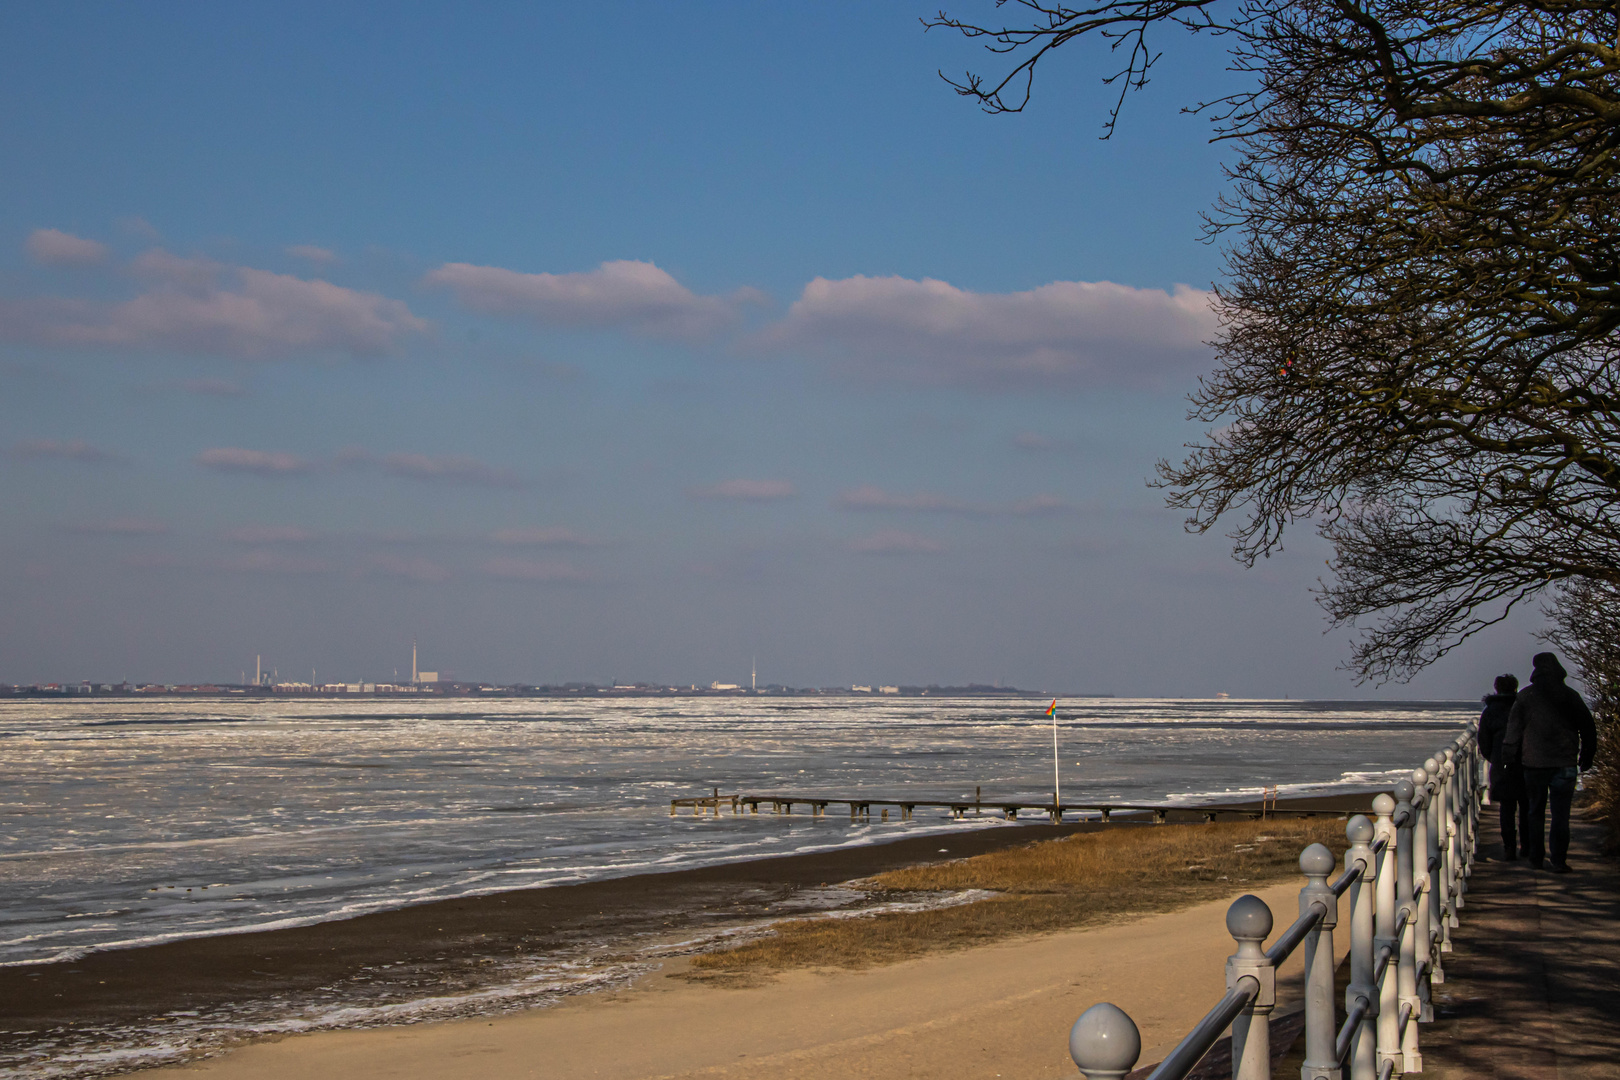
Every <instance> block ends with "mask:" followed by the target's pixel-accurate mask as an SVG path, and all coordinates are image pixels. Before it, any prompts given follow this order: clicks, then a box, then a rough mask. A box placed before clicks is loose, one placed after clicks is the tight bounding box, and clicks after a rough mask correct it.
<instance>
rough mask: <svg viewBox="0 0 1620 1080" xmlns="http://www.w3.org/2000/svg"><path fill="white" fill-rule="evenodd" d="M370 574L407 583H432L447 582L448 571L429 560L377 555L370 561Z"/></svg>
mask: <svg viewBox="0 0 1620 1080" xmlns="http://www.w3.org/2000/svg"><path fill="white" fill-rule="evenodd" d="M370 569H371V572H372V573H377V574H383V575H386V576H388V577H397V578H404V579H405V580H407V581H418V582H424V583H432V582H439V581H448V580H449V579H450V571H448V570H446V569H445V568H444V567H442V566H440V565H439V564H438V563H436V562H434V561H433V560H431V559H424V558H420V557H417V558H408V557H405V556H401V555H378V556H375V557H374V558H373V559H372V560H371V567H370Z"/></svg>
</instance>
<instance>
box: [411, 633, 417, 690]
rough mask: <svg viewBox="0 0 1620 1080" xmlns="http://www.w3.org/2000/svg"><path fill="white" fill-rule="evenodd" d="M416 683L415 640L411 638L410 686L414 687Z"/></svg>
mask: <svg viewBox="0 0 1620 1080" xmlns="http://www.w3.org/2000/svg"><path fill="white" fill-rule="evenodd" d="M416 682H417V678H416V639H415V638H411V685H412V686H415V685H416Z"/></svg>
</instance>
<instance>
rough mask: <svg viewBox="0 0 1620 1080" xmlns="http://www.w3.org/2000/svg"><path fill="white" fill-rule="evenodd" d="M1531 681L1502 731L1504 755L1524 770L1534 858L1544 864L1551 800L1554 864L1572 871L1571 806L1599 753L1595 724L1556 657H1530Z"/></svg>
mask: <svg viewBox="0 0 1620 1080" xmlns="http://www.w3.org/2000/svg"><path fill="white" fill-rule="evenodd" d="M1530 664H1531V668H1532V670H1531V672H1530V685H1529V686H1527V687H1525V688H1524V689H1523V690H1520V691H1519V696H1518V697H1517V698H1515V699H1514V701H1513V708H1512V709H1511V710H1509V712H1508V724H1507V733H1506V734H1505V735H1503V737H1502V756H1503V760H1505V761H1508V762H1511V763H1516V764H1518V765H1519V766H1520V767H1521V768H1522V769H1523V771H1524V787H1525V795H1526V797H1527V798H1528V799H1529V801H1530V823H1529V824H1530V828H1529V833H1528V836H1527V837H1526V839H1527V840H1528V841H1529V843H1528V844H1527V845H1526V847H1527V848H1528V849H1529V850H1528V852H1527V853H1528V855H1529V856H1530V864H1531V865H1532V866H1534V867H1535V868H1536V869H1538V870H1539V869H1541V866H1542V862H1543V859H1544V858H1545V855H1546V847H1547V846H1548V836H1547V805H1548V803H1549V802H1551V804H1552V836H1551V844H1550V846H1551V848H1552V852H1551V854H1552V869H1553V871H1554V872H1555V873H1559V874H1567V873H1569V808H1570V804H1571V803H1573V802H1574V801H1575V783H1576V781H1577V780H1578V779H1579V778H1580V774H1581V773H1582V772H1583V771H1585V770H1586V769H1590V768H1591V767H1592V758H1593V757H1594V756H1595V755H1596V754H1597V725H1596V724H1594V723H1593V722H1592V710H1590V709H1588V708H1587V707H1586V702H1585V701H1584V700H1582V698H1581V695H1580V694H1578V693H1576V692H1575V691H1574V690H1573V689H1571V688H1570V687H1568V686H1566V685H1564V679H1565V678H1566V677H1567V672H1565V671H1564V665H1562V664H1560V663H1559V662H1558V657H1556V656H1554V655H1553V654H1552V653H1550V652H1544V653H1537V654H1536V655H1535V657H1534V658H1533V659H1532V660H1531V661H1530Z"/></svg>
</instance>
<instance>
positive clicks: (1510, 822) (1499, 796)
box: [1479, 675, 1530, 862]
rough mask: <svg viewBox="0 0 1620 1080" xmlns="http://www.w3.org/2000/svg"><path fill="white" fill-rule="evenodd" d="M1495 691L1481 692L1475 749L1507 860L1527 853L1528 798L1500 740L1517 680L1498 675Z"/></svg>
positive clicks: (1519, 774) (1511, 676)
mask: <svg viewBox="0 0 1620 1080" xmlns="http://www.w3.org/2000/svg"><path fill="white" fill-rule="evenodd" d="M1495 690H1496V692H1495V693H1492V694H1486V695H1485V709H1484V711H1483V712H1481V713H1480V714H1479V748H1480V751H1481V752H1482V753H1483V754H1484V755H1485V760H1486V761H1488V762H1490V763H1491V772H1490V790H1491V801H1492V802H1494V803H1496V805H1497V809H1498V811H1499V812H1500V814H1501V819H1502V822H1501V827H1502V854H1503V857H1504V858H1506V859H1507V860H1508V861H1509V862H1511V861H1513V860H1514V859H1517V858H1518V857H1519V856H1520V855H1529V854H1530V850H1529V847H1528V845H1529V843H1530V800H1529V799H1527V798H1526V797H1525V792H1524V773H1523V771H1522V770H1521V769H1520V768H1519V766H1518V764H1517V763H1515V764H1511V765H1510V764H1508V762H1506V761H1504V760H1503V757H1502V740H1503V739H1504V738H1506V737H1507V726H1508V714H1509V713H1511V712H1512V711H1513V700H1514V697H1515V695H1517V694H1518V692H1519V680H1518V678H1517V677H1516V676H1513V675H1498V676H1497V677H1496V685H1495ZM1521 844H1523V845H1525V847H1523V848H1521V847H1520V845H1521Z"/></svg>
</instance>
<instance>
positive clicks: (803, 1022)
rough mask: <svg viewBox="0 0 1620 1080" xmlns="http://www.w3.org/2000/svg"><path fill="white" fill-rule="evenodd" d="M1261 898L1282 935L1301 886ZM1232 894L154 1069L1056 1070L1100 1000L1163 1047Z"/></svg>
mask: <svg viewBox="0 0 1620 1080" xmlns="http://www.w3.org/2000/svg"><path fill="white" fill-rule="evenodd" d="M1259 895H1260V896H1261V897H1262V898H1263V899H1265V901H1266V902H1267V903H1268V904H1270V905H1271V907H1272V910H1273V911H1274V912H1275V913H1276V914H1277V924H1278V929H1279V930H1280V929H1281V928H1282V927H1283V926H1285V925H1286V923H1287V921H1289V919H1290V918H1291V916H1292V914H1293V913H1294V912H1295V910H1296V904H1297V896H1298V887H1297V886H1296V885H1294V884H1286V885H1281V886H1274V887H1272V888H1269V889H1265V890H1263V891H1261V892H1260V894H1259ZM1228 902H1229V901H1225V900H1223V901H1218V902H1213V903H1205V904H1200V905H1198V906H1196V907H1193V908H1188V909H1185V910H1183V911H1179V912H1174V913H1171V914H1167V915H1157V916H1151V917H1148V918H1145V919H1139V920H1133V921H1130V922H1124V923H1119V924H1116V925H1111V926H1103V927H1098V928H1095V929H1089V930H1081V931H1073V932H1064V933H1056V934H1048V935H1042V936H1040V937H1037V938H1033V939H1025V940H1021V941H1015V942H1010V943H1004V944H997V945H990V946H984V947H980V948H974V949H966V950H962V951H959V952H952V953H946V954H942V955H935V956H928V957H924V958H921V959H918V960H911V961H906V962H903V963H899V964H895V965H892V966H886V967H881V968H874V969H867V970H861V971H835V972H820V971H792V972H787V973H784V974H781V975H778V976H776V977H775V978H773V979H772V980H770V981H769V982H767V983H766V984H764V985H760V986H752V987H745V988H725V987H716V986H712V985H704V984H695V983H693V982H690V981H687V980H684V979H682V978H681V974H682V971H683V970H684V967H685V962H684V961H674V962H672V963H670V964H669V965H668V966H666V967H665V968H664V969H663V970H661V971H659V972H658V973H656V974H654V975H651V976H649V977H647V978H644V979H642V980H640V981H638V982H637V983H636V984H635V985H633V986H631V987H629V988H627V989H624V990H620V991H616V992H612V993H603V994H593V995H589V996H587V997H582V998H578V999H575V1000H573V1001H570V1002H567V1003H565V1004H563V1005H560V1006H558V1007H555V1008H550V1009H540V1010H533V1011H530V1012H525V1013H520V1014H517V1015H511V1016H505V1017H499V1018H495V1019H481V1020H466V1021H456V1022H450V1023H440V1024H423V1025H417V1026H413V1027H407V1028H388V1029H376V1030H364V1031H343V1032H328V1033H318V1034H312V1035H302V1036H295V1037H290V1038H285V1039H281V1040H278V1041H263V1042H258V1043H254V1044H251V1045H247V1046H242V1047H240V1048H238V1049H235V1050H233V1051H231V1052H229V1053H227V1054H224V1055H222V1056H220V1057H217V1058H212V1059H209V1060H205V1061H200V1062H195V1063H192V1064H188V1065H185V1066H180V1067H175V1068H168V1069H160V1070H154V1075H169V1074H174V1075H176V1076H195V1075H202V1074H206V1075H207V1076H209V1077H211V1078H218V1080H261V1078H263V1080H269V1078H272V1077H277V1078H302V1077H311V1078H313V1077H331V1076H344V1077H366V1078H372V1077H375V1078H378V1080H382V1078H388V1077H410V1078H413V1080H437V1078H441V1077H442V1078H451V1077H465V1076H467V1075H469V1074H470V1073H472V1072H476V1074H477V1075H479V1076H481V1077H488V1078H492V1080H504V1078H508V1077H510V1078H519V1077H523V1078H550V1077H556V1078H559V1080H561V1078H584V1077H589V1078H593V1080H652V1078H655V1077H656V1078H670V1080H673V1078H685V1077H693V1078H695V1077H706V1078H712V1080H727V1078H737V1080H742V1078H745V1077H746V1078H756V1077H759V1076H761V1075H768V1076H770V1077H772V1078H773V1080H811V1078H822V1077H827V1076H834V1075H836V1076H841V1077H856V1078H860V1077H872V1078H878V1077H883V1078H886V1080H892V1078H894V1077H919V1078H931V1080H932V1078H937V1080H957V1078H962V1080H966V1078H984V1080H994V1078H995V1077H998V1076H1006V1077H1013V1076H1019V1077H1028V1078H1047V1077H1050V1078H1054V1080H1055V1078H1057V1077H1065V1078H1067V1077H1072V1076H1073V1072H1074V1066H1073V1064H1072V1063H1071V1062H1070V1061H1069V1059H1068V1056H1067V1052H1066V1040H1067V1035H1068V1028H1069V1025H1070V1024H1072V1023H1073V1021H1074V1019H1075V1017H1076V1016H1078V1015H1079V1014H1080V1012H1082V1011H1083V1010H1084V1009H1085V1008H1087V1007H1088V1006H1090V1005H1091V1004H1093V1003H1094V1002H1097V1001H1102V1000H1108V1001H1112V1002H1114V1003H1116V1004H1118V1005H1120V1006H1121V1007H1123V1008H1124V1009H1126V1010H1127V1011H1128V1012H1129V1013H1130V1014H1131V1015H1132V1016H1133V1017H1134V1018H1135V1019H1136V1021H1137V1023H1138V1024H1139V1025H1140V1026H1141V1028H1142V1036H1143V1044H1144V1051H1143V1057H1142V1061H1143V1062H1144V1063H1148V1062H1152V1061H1156V1060H1158V1058H1159V1057H1160V1056H1162V1054H1163V1053H1164V1052H1165V1051H1166V1050H1168V1049H1169V1048H1170V1047H1171V1046H1173V1045H1174V1044H1175V1042H1176V1041H1177V1040H1178V1039H1179V1038H1180V1036H1181V1035H1182V1034H1183V1033H1184V1032H1185V1030H1186V1029H1187V1028H1188V1027H1189V1026H1190V1025H1191V1024H1192V1023H1193V1022H1194V1021H1196V1020H1197V1019H1198V1017H1199V1016H1200V1015H1202V1013H1203V1012H1204V1010H1205V1009H1206V1008H1208V1006H1209V1005H1210V1004H1212V1003H1213V1002H1214V1001H1215V999H1216V998H1217V997H1219V995H1220V994H1221V992H1222V990H1223V988H1224V986H1223V973H1222V968H1223V964H1224V961H1225V958H1226V957H1227V956H1228V955H1229V954H1230V953H1231V951H1232V940H1231V938H1230V937H1228V936H1227V934H1226V931H1225V926H1224V917H1225V912H1226V907H1227V904H1228ZM1341 936H1342V935H1341ZM1342 944H1343V943H1342V942H1341V943H1340V945H1341V952H1342ZM1298 972H1299V960H1298V959H1297V958H1296V959H1294V960H1292V961H1291V962H1290V963H1289V964H1288V965H1287V966H1286V967H1285V968H1284V970H1283V974H1284V982H1285V984H1289V985H1286V986H1285V988H1284V991H1283V993H1282V995H1281V996H1282V998H1283V1000H1284V1002H1286V1001H1287V1000H1288V997H1289V996H1290V994H1292V995H1294V996H1297V989H1296V988H1295V986H1294V985H1292V984H1297V981H1298ZM1290 976H1291V977H1292V978H1290Z"/></svg>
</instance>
